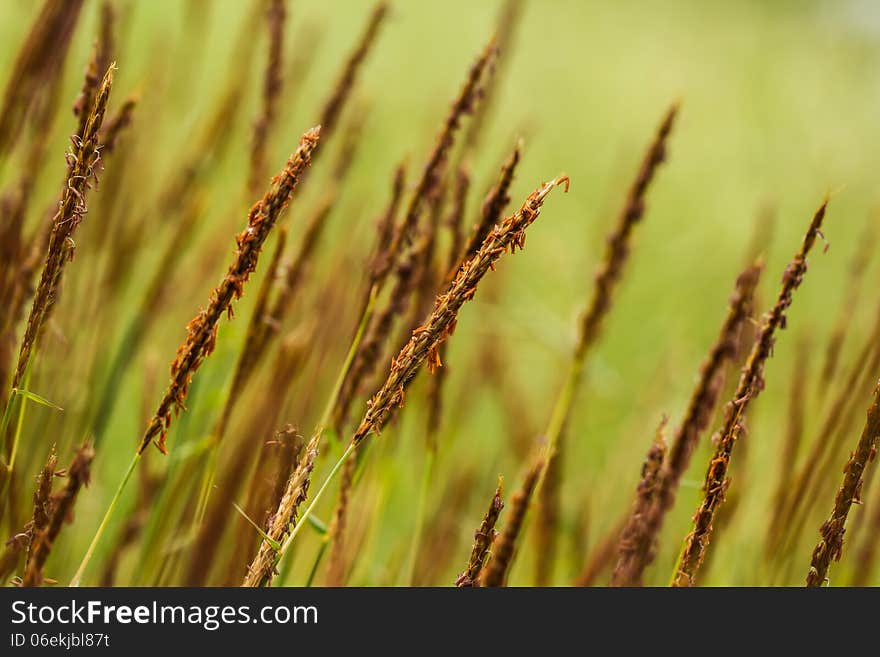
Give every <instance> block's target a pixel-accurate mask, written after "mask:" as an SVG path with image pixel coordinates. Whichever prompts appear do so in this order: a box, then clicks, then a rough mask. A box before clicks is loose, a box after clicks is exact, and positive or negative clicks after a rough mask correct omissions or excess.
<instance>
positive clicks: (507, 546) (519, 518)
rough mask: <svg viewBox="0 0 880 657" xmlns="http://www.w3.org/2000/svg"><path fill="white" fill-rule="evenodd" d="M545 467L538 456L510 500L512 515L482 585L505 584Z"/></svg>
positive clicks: (483, 577)
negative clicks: (533, 494) (534, 493)
mask: <svg viewBox="0 0 880 657" xmlns="http://www.w3.org/2000/svg"><path fill="white" fill-rule="evenodd" d="M543 469H544V460H543V459H541V458H538V459H536V460H535V462H534V464H533V465H532V467H531V468H530V469H529V471H528V473H527V474H526V478H525V480H524V481H523V485H522V488H520V489H519V490H518V491H516V493H514V495H513V498H512V500H511V502H510V507H511V508H510V517H509V518H508V520H507V525H506V526H505V527H504V530H503V531H502V532H501V535H500V536H499V537H498V540H497V541H496V543H495V549H494V550H493V553H492V558H491V559H490V560H489V563H488V564H486V566H485V567H484V568H483V570H482V573H481V574H480V583H481V584H482V586H504V585H505V584H506V581H507V575H508V573H509V572H510V567H511V565H512V563H513V557H514V552H515V550H516V543H517V540H518V539H519V534H520V531H521V530H522V526H523V523H524V522H525V517H526V513H527V512H528V510H529V504H530V503H531V499H532V493H533V492H534V490H535V486H536V485H537V483H538V477H539V476H540V475H541V471H542V470H543Z"/></svg>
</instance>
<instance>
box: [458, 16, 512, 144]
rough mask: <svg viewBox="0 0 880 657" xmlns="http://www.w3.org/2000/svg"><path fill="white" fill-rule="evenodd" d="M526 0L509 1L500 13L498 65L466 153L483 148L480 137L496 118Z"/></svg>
mask: <svg viewBox="0 0 880 657" xmlns="http://www.w3.org/2000/svg"><path fill="white" fill-rule="evenodd" d="M524 5H525V1H524V0H506V1H505V2H504V4H503V5H502V6H501V9H500V10H499V12H498V19H497V28H496V30H495V35H496V36H495V38H496V43H497V44H498V52H499V54H500V56H499V57H498V62H496V63H495V64H494V66H492V67H491V68H490V70H489V74H488V75H487V77H486V83H485V84H484V85H483V91H482V102H481V103H480V107H479V108H478V110H477V111H476V112H474V117H473V120H472V121H471V124H470V125H469V126H468V130H467V133H466V134H465V138H464V143H463V149H462V150H463V152H474V151H476V150H477V148H478V147H479V140H480V137H481V136H482V135H483V134H484V132H485V129H484V126H485V123H486V121H487V119H488V118H490V117H491V115H492V110H493V109H494V107H495V99H496V97H497V95H498V94H497V88H498V81H499V80H501V79H503V77H504V70H503V69H504V68H505V67H506V66H507V65H508V64H509V63H510V51H511V50H512V47H513V42H514V39H515V36H516V30H517V27H518V26H519V23H520V18H521V17H522V13H523V7H524Z"/></svg>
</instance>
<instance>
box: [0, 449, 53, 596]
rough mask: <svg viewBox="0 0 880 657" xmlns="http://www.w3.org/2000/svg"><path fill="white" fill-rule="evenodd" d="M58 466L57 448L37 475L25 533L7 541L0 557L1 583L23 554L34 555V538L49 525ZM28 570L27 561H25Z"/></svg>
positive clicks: (50, 452)
mask: <svg viewBox="0 0 880 657" xmlns="http://www.w3.org/2000/svg"><path fill="white" fill-rule="evenodd" d="M57 465H58V456H57V454H56V452H55V446H54V445H53V446H52V449H51V450H49V457H48V458H47V459H46V464H45V465H44V466H43V469H42V470H40V474H39V475H37V487H36V489H35V490H34V496H33V500H34V505H33V506H34V510H33V513H32V515H31V519H30V521H29V522H28V524H27V525H25V527H24V531H21V532H18V533H16V534H13V536H12V537H11V538H9V540H7V541H6V546H5V550H4V551H3V555H2V557H0V581H5V580H6V578H7V577H9V575H10V574H11V573H12V572H14V571H15V570H17V569H18V563H19V560H20V556H21V553H22V552H25V551H26V554H27V558H28V559H29V558H30V555H31V554H32V551H31V548H32V547H33V546H34V536H36V535H37V534H39V533H41V532H43V531H44V530H45V528H46V525H47V524H48V523H49V516H50V513H51V510H52V509H51V504H52V500H51V495H52V478H53V477H54V476H55V468H56V467H57ZM25 568H27V561H25Z"/></svg>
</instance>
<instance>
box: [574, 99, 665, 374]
mask: <svg viewBox="0 0 880 657" xmlns="http://www.w3.org/2000/svg"><path fill="white" fill-rule="evenodd" d="M677 115H678V105H677V104H674V105H672V107H670V108H669V110H667V112H666V115H665V116H664V117H663V120H662V121H661V123H660V127H659V128H658V130H657V134H656V136H655V137H654V141H653V142H652V143H651V145H650V146H649V147H648V151H647V153H645V157H644V160H642V164H641V167H640V168H639V172H638V175H637V176H636V179H635V181H634V182H633V184H632V187H631V188H630V190H629V193H628V194H627V197H626V201H625V202H624V205H623V210H622V211H621V213H620V214H619V215H618V218H617V223H616V225H615V227H614V229H613V230H612V232H611V234H610V235H609V236H608V239H607V243H606V247H605V255H604V256H603V258H602V263H601V264H600V265H599V270H598V271H597V272H596V279H595V287H594V288H593V296H592V299H591V301H590V303H589V305H588V306H587V310H586V312H585V313H584V315H583V318H582V319H581V328H580V334H579V339H578V343H577V347H576V348H575V357H576V358H577V359H579V360H583V359H584V357H585V356H586V354H587V352H588V351H589V350H590V349H591V348H592V346H593V345H594V344H595V342H596V340H597V338H598V337H599V331H600V330H601V328H602V321H603V319H604V318H605V316H606V315H607V314H608V310H609V309H610V308H611V301H612V297H613V294H614V287H615V285H616V284H617V282H618V281H619V280H620V277H621V276H622V274H623V269H624V267H625V266H626V262H627V260H628V259H629V243H630V239H631V237H632V232H633V229H634V228H635V226H636V224H638V223H639V221H640V220H641V218H642V216H644V214H645V194H646V192H647V191H648V187H649V186H650V184H651V181H652V180H653V179H654V175H655V174H656V173H657V169H658V167H659V166H660V165H661V164H662V163H663V162H664V161H665V160H666V140H667V138H668V137H669V133H670V132H672V126H673V124H674V123H675V117H676V116H677Z"/></svg>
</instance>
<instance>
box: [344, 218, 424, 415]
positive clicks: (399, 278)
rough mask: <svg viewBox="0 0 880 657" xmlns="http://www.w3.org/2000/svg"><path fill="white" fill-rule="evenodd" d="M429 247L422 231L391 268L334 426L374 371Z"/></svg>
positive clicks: (346, 378) (353, 364) (411, 293)
mask: <svg viewBox="0 0 880 657" xmlns="http://www.w3.org/2000/svg"><path fill="white" fill-rule="evenodd" d="M430 247H431V235H430V233H428V232H423V233H422V234H421V235H419V237H418V238H417V240H416V241H415V242H414V243H413V244H412V245H410V247H409V248H407V250H406V253H405V254H403V255H402V256H401V258H400V259H398V261H397V263H396V267H395V269H394V287H392V288H391V293H390V295H389V296H388V301H387V302H386V304H385V306H383V308H382V309H381V310H380V311H379V312H378V313H376V314H375V315H374V316H373V317H372V319H371V321H370V323H369V326H368V327H367V331H366V334H365V335H364V338H363V340H361V343H360V345H359V346H358V350H357V354H356V355H355V360H354V363H352V367H351V369H350V370H349V372H348V374H347V376H346V377H345V381H344V382H343V385H342V389H341V390H340V394H339V397H338V399H337V402H336V404H335V407H334V415H333V418H334V419H333V426H334V428H335V429H336V430H337V432H338V431H341V429H342V427H343V425H344V424H345V422H346V421H347V420H348V414H349V410H350V408H351V404H352V403H353V401H354V399H355V398H356V397H357V395H358V394H359V392H360V390H361V387H362V386H363V385H364V384H365V383H367V382H368V380H369V378H370V377H371V375H373V373H374V372H375V371H376V367H377V365H378V363H379V361H380V358H381V356H382V349H383V347H384V346H385V344H386V342H390V341H391V340H393V338H392V339H391V340H389V337H388V336H389V335H391V332H392V329H393V327H394V322H395V320H396V319H397V318H398V317H399V316H400V315H401V314H402V313H403V312H405V311H406V308H407V305H408V304H409V302H410V298H411V297H412V295H413V291H414V290H415V289H416V288H417V286H418V282H419V276H420V269H421V267H420V266H424V264H425V260H426V258H425V254H426V253H428V252H429V250H430Z"/></svg>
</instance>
